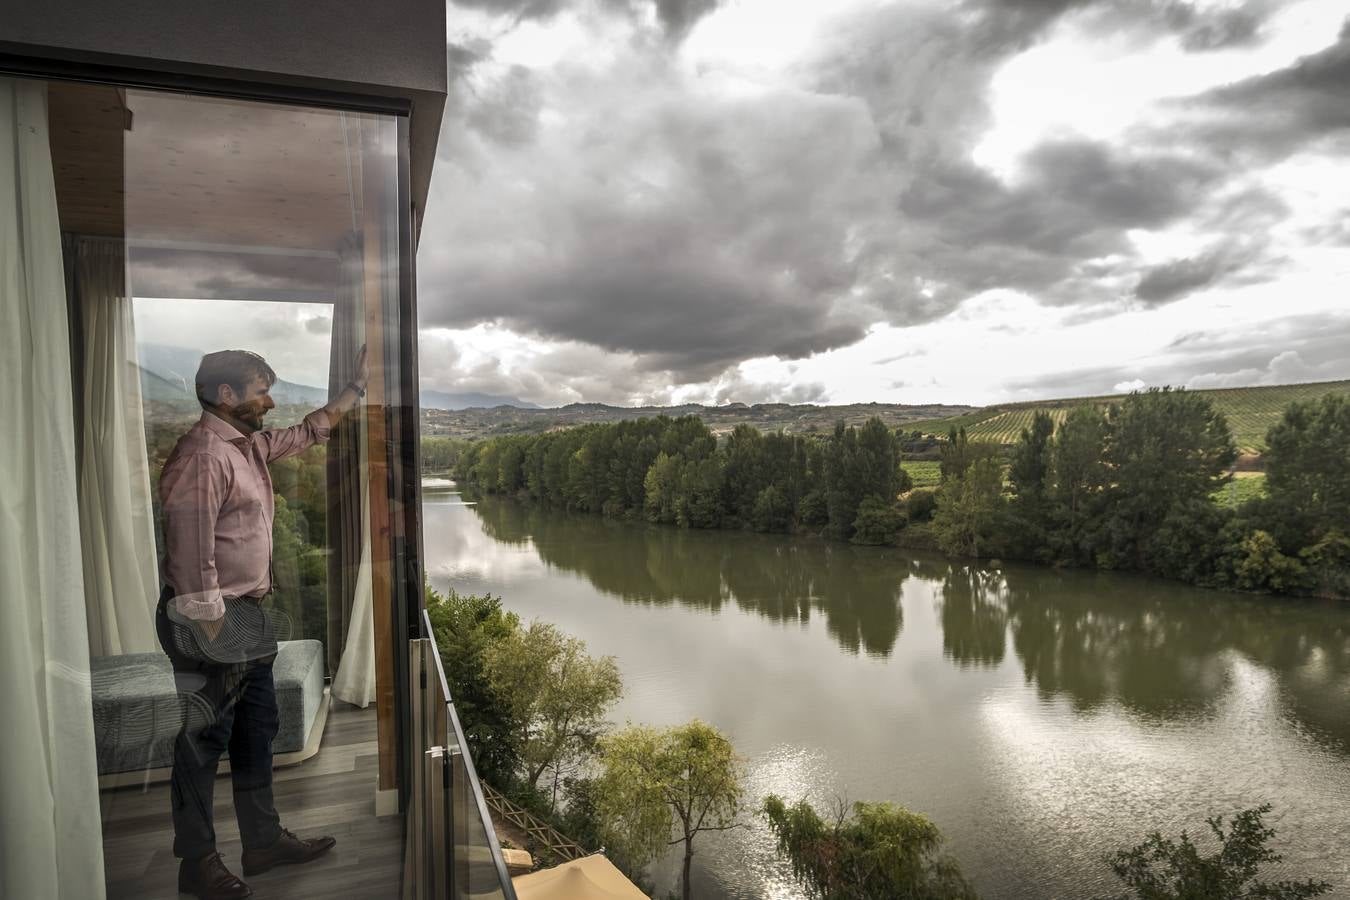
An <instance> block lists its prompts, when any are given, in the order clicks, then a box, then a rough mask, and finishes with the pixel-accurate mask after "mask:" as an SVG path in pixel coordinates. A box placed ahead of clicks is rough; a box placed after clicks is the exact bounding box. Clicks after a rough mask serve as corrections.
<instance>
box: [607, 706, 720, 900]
mask: <svg viewBox="0 0 1350 900" xmlns="http://www.w3.org/2000/svg"><path fill="white" fill-rule="evenodd" d="M599 749H600V757H599V759H600V768H601V773H600V777H599V778H598V779H597V780H596V789H595V796H596V812H597V814H598V817H599V819H600V822H601V831H602V834H603V835H604V840H605V846H606V847H607V848H608V851H609V852H610V853H612V854H613V855H614V856H615V857H616V858H618V859H619V860H620V861H622V862H623V863H625V864H626V865H627V866H628V867H629V868H631V869H640V868H642V867H643V866H645V865H647V864H648V863H649V862H651V861H652V860H654V859H656V858H657V857H658V856H659V855H660V854H661V853H662V851H664V850H665V849H666V848H667V847H670V846H673V845H675V844H680V843H683V844H684V866H683V869H682V870H681V871H682V874H681V878H680V884H681V890H682V895H683V897H684V900H689V896H690V885H689V871H690V868H691V864H692V863H693V860H694V838H696V837H697V836H698V835H700V834H703V833H704V832H713V831H726V830H728V829H731V828H735V827H737V825H738V822H737V816H738V815H739V813H740V809H741V800H742V797H743V795H744V791H743V789H742V787H741V781H742V779H743V777H744V769H745V764H744V761H743V760H742V759H741V758H740V757H739V756H737V755H736V751H735V749H734V748H733V747H732V746H731V742H730V741H729V740H727V738H726V737H725V736H724V735H723V734H722V733H721V732H719V731H718V730H717V729H716V728H714V727H713V726H711V725H708V724H707V723H705V722H700V721H699V720H698V719H694V720H693V721H692V722H688V723H686V724H684V725H676V726H674V727H671V728H662V729H658V728H651V727H649V726H645V725H631V726H629V727H628V728H625V729H623V730H622V731H618V732H615V733H613V734H609V735H606V736H604V737H602V738H601V739H600V743H599Z"/></svg>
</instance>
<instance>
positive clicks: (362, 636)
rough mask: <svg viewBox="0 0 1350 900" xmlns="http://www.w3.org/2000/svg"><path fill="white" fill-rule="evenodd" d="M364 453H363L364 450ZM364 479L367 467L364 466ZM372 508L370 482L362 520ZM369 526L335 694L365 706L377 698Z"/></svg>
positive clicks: (365, 490) (364, 491)
mask: <svg viewBox="0 0 1350 900" xmlns="http://www.w3.org/2000/svg"><path fill="white" fill-rule="evenodd" d="M365 431H366V429H365V424H364V421H363V422H362V426H361V446H362V447H365ZM363 455H364V454H363ZM361 475H362V478H363V479H364V478H365V476H366V468H365V467H364V466H362V467H361ZM369 509H370V482H369V480H368V479H367V480H365V481H364V483H363V485H362V487H361V521H362V522H366V521H368V520H367V519H366V514H367V511H368V510H369ZM370 577H371V573H370V529H369V528H365V529H363V534H362V538H361V563H360V566H359V567H358V568H357V571H356V596H355V598H354V599H353V601H352V614H351V618H350V620H349V622H348V625H347V640H346V642H345V643H344V644H343V645H342V661H341V662H339V663H338V670H337V674H335V675H334V676H333V688H332V693H333V696H334V697H336V698H337V699H339V700H345V701H346V702H348V703H352V704H355V705H356V706H359V707H361V708H362V709H365V708H366V707H367V706H369V705H370V704H371V702H372V701H373V700H374V699H375V609H374V606H373V605H372V603H373V600H374V595H373V594H372V591H371V583H370Z"/></svg>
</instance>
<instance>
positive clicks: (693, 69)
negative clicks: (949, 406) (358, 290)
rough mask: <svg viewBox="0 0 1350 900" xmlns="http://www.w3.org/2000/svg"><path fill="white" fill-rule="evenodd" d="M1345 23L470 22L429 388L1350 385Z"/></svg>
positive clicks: (528, 8)
mask: <svg viewBox="0 0 1350 900" xmlns="http://www.w3.org/2000/svg"><path fill="white" fill-rule="evenodd" d="M1347 17H1350V0H1307V2H1292V0H1286V2H1280V0H1269V2H1265V0H1252V2H1247V3H1239V2H1208V0H1197V2H1185V0H1111V2H1106V0H1102V2H1097V3H1093V2H1086V0H1085V2H1065V0H967V2H928V0H917V2H909V0H906V2H877V0H831V2H828V3H824V2H798V3H794V2H788V0H721V2H719V0H460V2H458V3H453V4H451V5H450V7H449V9H448V19H449V27H448V31H449V35H448V42H449V47H448V52H449V60H450V67H451V88H450V91H451V95H450V99H449V104H448V109H447V113H446V122H445V128H444V131H443V136H442V139H441V146H440V155H439V159H438V161H437V165H436V170H435V175H434V181H433V197H432V198H431V200H430V202H429V205H428V212H427V218H426V222H425V226H424V230H423V233H422V239H421V246H420V250H419V254H418V266H419V279H420V289H419V302H420V304H421V327H422V356H421V367H422V373H423V376H424V386H425V387H431V388H437V389H442V390H473V391H484V392H490V393H496V394H507V395H511V396H515V397H519V398H521V399H524V400H530V401H533V402H536V403H540V404H545V405H555V404H561V403H567V402H571V401H576V400H593V401H606V402H615V403H639V402H674V401H690V400H692V401H701V402H727V401H731V400H741V401H745V402H756V401H765V400H790V401H817V402H824V401H828V402H853V401H867V400H877V401H891V402H927V401H948V402H968V403H987V402H994V401H998V400H1010V399H1029V398H1035V397H1044V396H1052V395H1053V396H1066V395H1075V394H1095V393H1100V392H1107V391H1112V390H1127V389H1129V388H1130V387H1131V386H1136V385H1139V384H1158V383H1171V384H1185V385H1190V386H1194V387H1210V386H1218V385H1230V384H1232V385H1237V384H1260V383H1278V382H1290V381H1316V380H1327V379H1339V378H1350V302H1347V296H1346V285H1347V283H1350V178H1348V177H1345V175H1344V167H1343V165H1342V162H1343V159H1344V158H1345V156H1346V154H1347V152H1350V103H1347V102H1346V101H1345V97H1346V96H1348V95H1350V23H1348V18H1347Z"/></svg>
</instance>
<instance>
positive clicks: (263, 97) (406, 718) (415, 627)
mask: <svg viewBox="0 0 1350 900" xmlns="http://www.w3.org/2000/svg"><path fill="white" fill-rule="evenodd" d="M10 46H12V45H7V44H5V43H4V42H0V75H4V76H12V77H16V78H37V79H44V80H52V81H74V82H83V83H88V84H104V85H111V86H114V87H121V88H136V89H142V90H153V91H168V92H174V93H182V94H191V95H197V96H205V97H219V98H224V99H231V100H241V101H247V102H256V103H274V104H285V105H289V106H299V107H308V108H314V109H328V110H341V111H344V112H362V113H376V114H381V115H388V116H393V117H394V118H395V122H396V127H397V142H398V161H397V167H398V186H397V202H398V205H399V213H398V236H399V265H398V282H399V290H398V309H399V326H400V327H399V334H398V336H397V346H398V350H399V354H400V359H399V396H400V397H401V398H402V400H403V404H402V405H401V406H399V407H394V408H392V409H391V412H392V414H393V416H394V417H396V418H397V422H396V423H395V425H396V428H395V432H394V433H395V434H396V435H397V440H398V444H399V446H398V448H397V449H398V452H397V453H396V455H395V456H394V458H393V459H391V460H390V463H391V469H392V473H393V474H394V476H395V481H396V483H395V484H394V485H392V487H393V489H394V491H393V493H394V496H391V498H390V499H391V500H392V501H394V502H395V503H396V504H397V505H398V507H400V509H399V513H401V519H402V521H401V523H400V524H401V526H402V527H401V531H402V534H401V535H397V532H396V537H395V539H394V540H395V543H394V546H393V547H392V548H391V550H392V554H393V559H392V564H393V567H394V569H395V572H394V599H395V604H394V609H393V611H392V613H393V615H392V617H391V633H390V634H389V635H388V637H389V639H390V640H391V641H392V642H393V645H394V661H395V662H394V731H395V741H396V743H397V745H398V747H397V752H396V759H397V761H398V794H399V808H400V810H406V809H407V808H408V791H409V781H408V777H409V772H408V766H409V760H408V758H407V755H408V754H407V747H408V746H409V744H408V729H409V727H410V722H411V710H410V708H409V696H410V695H409V687H410V686H409V670H408V658H407V657H408V654H407V653H406V652H400V650H405V649H406V647H407V643H408V641H411V640H414V639H416V638H419V637H431V635H423V634H422V633H421V628H422V626H421V622H422V608H423V605H424V601H425V593H424V590H423V584H424V567H423V559H424V557H423V552H422V551H423V546H422V530H421V504H422V483H421V447H420V434H419V431H420V418H421V416H420V412H421V409H420V407H421V403H420V400H419V380H418V364H417V296H416V289H415V286H416V251H415V248H414V246H413V236H414V233H415V232H414V214H415V212H416V210H414V209H413V202H412V188H411V182H410V166H411V152H412V148H411V143H410V128H409V117H410V116H411V113H412V101H410V100H408V99H406V98H401V97H388V96H380V95H374V94H362V93H355V92H350V91H347V90H334V89H330V88H324V87H317V86H297V85H283V84H269V83H265V82H257V81H252V80H246V79H240V78H231V77H225V76H217V75H210V74H200V73H196V72H191V71H163V70H159V69H152V68H135V67H131V66H123V65H108V64H103V63H91V62H80V61H75V60H69V59H60V58H51V57H43V56H31V55H24V54H21V53H15V52H11V51H10V50H9V49H8V48H9V47H10ZM396 514H398V513H396ZM405 837H406V836H405Z"/></svg>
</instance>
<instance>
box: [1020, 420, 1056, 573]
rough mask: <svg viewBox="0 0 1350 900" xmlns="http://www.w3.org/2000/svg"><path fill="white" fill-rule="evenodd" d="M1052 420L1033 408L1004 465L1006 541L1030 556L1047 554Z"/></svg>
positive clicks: (1053, 423)
mask: <svg viewBox="0 0 1350 900" xmlns="http://www.w3.org/2000/svg"><path fill="white" fill-rule="evenodd" d="M1054 433H1055V420H1054V419H1052V418H1050V414H1049V413H1047V412H1044V411H1041V410H1037V411H1036V414H1035V416H1034V417H1033V418H1032V420H1031V428H1029V429H1028V428H1024V429H1022V436H1021V437H1020V438H1019V439H1018V441H1017V444H1016V445H1015V446H1014V447H1013V452H1012V462H1011V464H1010V465H1009V467H1008V482H1009V485H1010V486H1011V488H1012V494H1013V496H1012V502H1011V503H1009V509H1008V513H1009V518H1010V520H1011V521H1010V522H1009V542H1010V544H1011V545H1012V547H1013V550H1014V552H1017V553H1019V554H1022V555H1028V556H1034V557H1042V558H1043V557H1046V556H1048V555H1049V548H1048V547H1047V540H1046V537H1047V533H1048V531H1049V529H1050V501H1049V488H1050V468H1051V437H1052V436H1053V435H1054Z"/></svg>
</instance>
